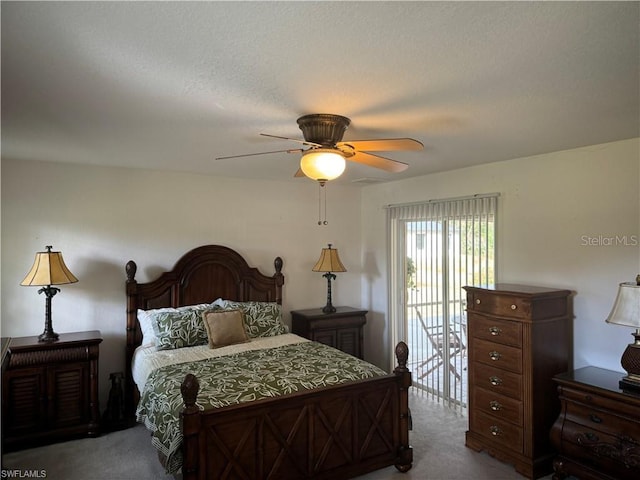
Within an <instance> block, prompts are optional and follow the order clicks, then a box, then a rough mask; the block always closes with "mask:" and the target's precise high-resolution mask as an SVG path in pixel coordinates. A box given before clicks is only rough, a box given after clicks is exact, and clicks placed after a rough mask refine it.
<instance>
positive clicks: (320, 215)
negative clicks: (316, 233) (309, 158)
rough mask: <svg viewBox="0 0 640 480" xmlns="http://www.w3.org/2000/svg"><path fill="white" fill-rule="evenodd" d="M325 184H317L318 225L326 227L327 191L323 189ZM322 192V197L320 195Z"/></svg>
mask: <svg viewBox="0 0 640 480" xmlns="http://www.w3.org/2000/svg"><path fill="white" fill-rule="evenodd" d="M324 186H325V183H324V182H318V225H328V224H329V222H327V191H326V190H325V189H324ZM323 192H324V195H322V193H323ZM323 197H324V220H322V200H323Z"/></svg>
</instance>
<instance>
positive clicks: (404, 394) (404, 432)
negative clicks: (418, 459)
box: [393, 342, 413, 473]
mask: <svg viewBox="0 0 640 480" xmlns="http://www.w3.org/2000/svg"><path fill="white" fill-rule="evenodd" d="M408 358H409V347H408V346H407V344H406V343H404V342H400V343H398V345H397V346H396V359H397V360H398V366H397V367H396V368H395V369H394V370H393V373H394V374H395V375H396V376H397V377H398V385H399V387H400V447H399V448H398V457H397V459H396V468H397V469H398V470H399V471H400V472H402V473H405V472H408V471H409V470H410V469H411V464H412V462H413V448H412V447H411V445H409V428H410V424H411V412H410V411H409V387H410V386H411V372H410V371H409V369H408V368H407V360H408Z"/></svg>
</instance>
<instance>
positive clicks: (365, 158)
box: [345, 152, 409, 173]
mask: <svg viewBox="0 0 640 480" xmlns="http://www.w3.org/2000/svg"><path fill="white" fill-rule="evenodd" d="M345 159H346V160H350V161H352V162H357V163H362V164H364V165H369V166H370V167H375V168H380V169H381V170H385V171H387V172H391V173H400V172H404V171H405V170H406V169H407V168H409V165H408V164H406V163H404V162H399V161H397V160H391V159H390V158H384V157H381V156H379V155H374V154H373V153H366V152H355V153H354V154H353V155H352V156H351V157H345Z"/></svg>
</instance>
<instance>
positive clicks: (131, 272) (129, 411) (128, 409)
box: [124, 260, 138, 426]
mask: <svg viewBox="0 0 640 480" xmlns="http://www.w3.org/2000/svg"><path fill="white" fill-rule="evenodd" d="M125 271H126V273H127V285H126V288H127V346H126V357H125V358H126V365H125V396H124V412H125V419H126V421H127V422H128V423H129V424H130V425H131V426H133V425H135V423H136V412H135V409H136V404H137V400H138V399H137V398H136V397H137V395H136V386H135V384H134V383H133V374H132V372H131V360H132V359H133V352H134V350H135V349H136V321H137V310H138V297H137V290H138V282H137V281H136V278H135V277H136V272H137V271H138V266H137V265H136V262H134V261H133V260H129V261H128V262H127V265H126V266H125Z"/></svg>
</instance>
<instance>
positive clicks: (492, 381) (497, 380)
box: [489, 377, 502, 387]
mask: <svg viewBox="0 0 640 480" xmlns="http://www.w3.org/2000/svg"><path fill="white" fill-rule="evenodd" d="M489 383H490V384H491V385H493V386H494V387H497V386H498V385H502V379H501V378H500V377H489Z"/></svg>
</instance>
